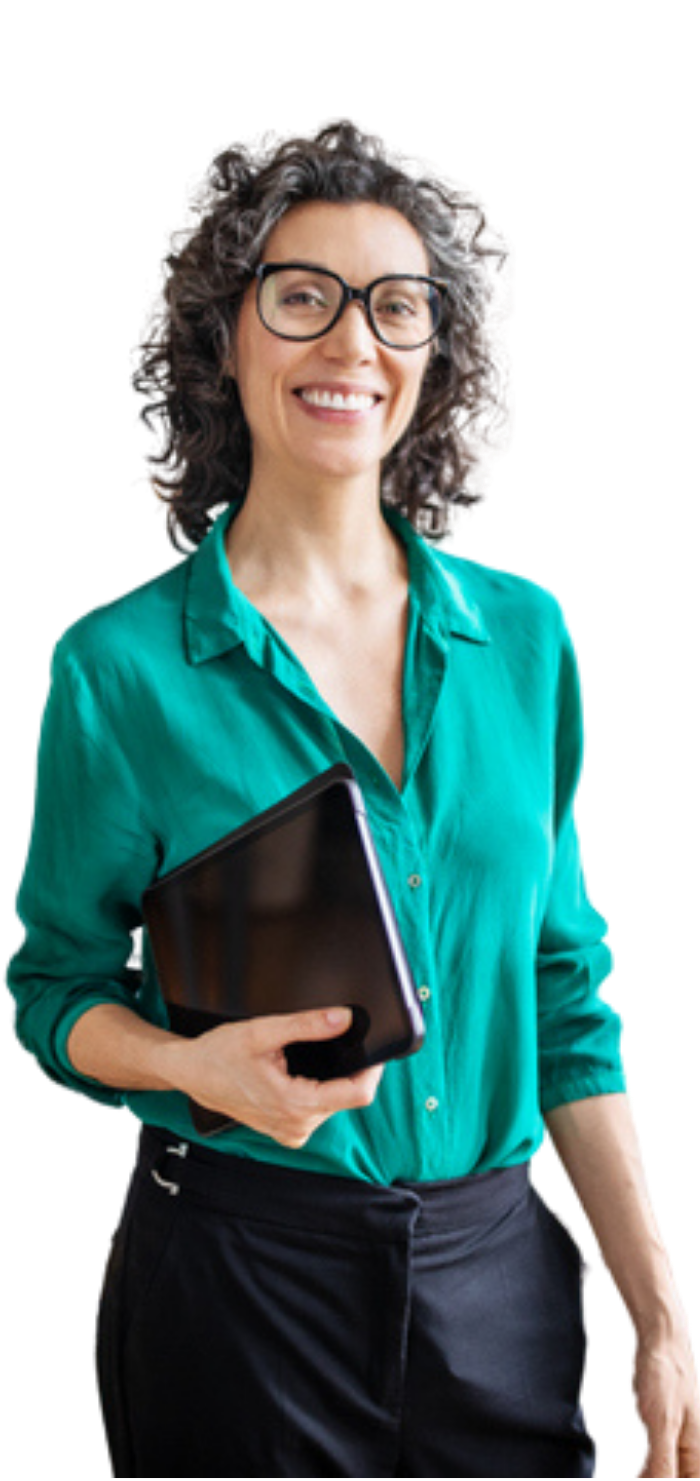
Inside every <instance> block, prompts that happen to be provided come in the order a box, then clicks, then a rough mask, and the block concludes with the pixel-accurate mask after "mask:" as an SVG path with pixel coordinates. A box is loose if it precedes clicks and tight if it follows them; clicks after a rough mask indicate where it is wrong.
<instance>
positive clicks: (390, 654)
mask: <svg viewBox="0 0 700 1481" xmlns="http://www.w3.org/2000/svg"><path fill="white" fill-rule="evenodd" d="M255 605H256V606H257V607H258V609H259V610H260V611H261V612H262V613H263V616H265V617H267V618H268V620H269V621H270V622H271V623H272V624H273V626H274V627H275V628H276V630H277V631H278V632H279V634H280V636H281V637H282V638H284V641H285V642H286V643H287V644H288V645H289V647H290V648H291V649H292V651H293V652H294V653H295V654H296V656H297V658H298V659H299V660H300V662H301V663H302V664H303V665H304V668H305V669H306V670H307V672H308V673H309V674H310V676H311V678H312V680H313V682H314V684H315V686H316V688H317V689H318V691H319V694H321V696H322V698H323V699H325V701H326V703H327V704H328V705H330V707H331V709H332V710H333V712H334V714H335V715H337V717H338V719H339V720H341V721H342V723H343V725H346V726H347V728H348V729H349V730H352V731H353V732H354V734H355V735H357V736H359V739H360V740H361V741H363V742H364V744H365V745H366V746H367V747H368V749H369V750H370V751H372V752H373V754H374V755H375V756H376V758H377V760H378V761H379V762H380V764H381V765H382V766H383V767H384V770H385V771H386V772H387V773H388V775H389V776H390V777H391V779H392V781H393V783H394V785H395V786H396V788H397V789H398V790H399V791H400V789H401V780H402V776H403V755H404V733H403V706H402V689H403V664H404V649H405V644H406V629H407V620H408V588H407V585H405V584H403V585H402V588H401V589H400V590H399V591H398V592H394V594H393V595H392V594H389V595H387V597H385V598H384V599H383V600H382V601H381V602H380V603H379V602H376V603H374V604H373V605H372V607H371V609H368V610H366V611H364V612H362V613H354V614H352V615H348V614H343V613H342V611H340V612H338V614H337V615H336V616H335V618H334V620H333V625H332V630H331V628H330V624H329V623H328V622H325V623H324V624H323V626H321V624H320V623H318V622H314V621H313V619H310V618H308V617H304V618H300V617H297V616H292V615H291V614H290V613H289V612H288V611H287V612H284V614H282V613H281V612H280V611H279V610H277V609H275V607H274V606H273V605H268V604H265V605H263V604H261V603H260V602H256V603H255Z"/></svg>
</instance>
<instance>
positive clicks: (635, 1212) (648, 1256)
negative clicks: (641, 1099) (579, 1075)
mask: <svg viewBox="0 0 700 1481" xmlns="http://www.w3.org/2000/svg"><path fill="white" fill-rule="evenodd" d="M546 1122H547V1126H548V1128H549V1132H550V1134H551V1136H552V1140H553V1141H554V1144H555V1146H556V1149H557V1152H558V1154H559V1156H560V1157H561V1160H562V1162H563V1164H564V1166H565V1168H566V1171H567V1173H568V1175H569V1177H570V1178H571V1181H572V1183H573V1185H574V1187H575V1189H576V1192H577V1194H578V1196H579V1198H580V1200H581V1203H582V1205H583V1208H584V1210H585V1212H586V1215H587V1217H588V1219H589V1221H590V1223H591V1226H592V1228H593V1231H594V1233H595V1235H596V1238H597V1240H598V1243H599V1245H600V1248H601V1252H602V1255H603V1258H604V1260H605V1263H606V1265H607V1266H608V1268H609V1270H610V1272H611V1275H612V1277H613V1279H614V1281H615V1283H616V1285H617V1287H618V1289H619V1291H620V1294H621V1296H622V1298H623V1300H624V1302H625V1304H626V1306H627V1308H628V1310H629V1312H630V1316H631V1317H632V1320H633V1322H634V1324H635V1326H636V1328H637V1330H638V1332H640V1334H642V1335H647V1334H649V1333H656V1332H658V1333H659V1334H663V1332H664V1331H665V1330H667V1329H669V1328H670V1327H671V1326H673V1324H674V1323H675V1322H676V1321H677V1320H678V1311H679V1308H678V1296H677V1292H676V1290H675V1287H674V1283H673V1277H672V1275H671V1270H670V1266H669V1261H668V1256H667V1254H666V1251H665V1249H664V1245H663V1242H662V1239H661V1235H660V1233H659V1229H658V1225H657V1223H656V1219H655V1217H654V1212H653V1209H652V1206H651V1202H650V1198H649V1192H648V1189H647V1185H646V1180H645V1177H644V1171H643V1167H642V1159H641V1151H640V1147H639V1142H638V1139H637V1133H636V1130H635V1126H634V1122H633V1119H632V1113H631V1110H630V1105H629V1101H628V1099H627V1096H626V1095H624V1094H616V1095H599V1096H592V1097H591V1098H590V1099H587V1100H580V1101H573V1102H572V1103H571V1104H569V1105H562V1106H557V1107H556V1108H555V1109H554V1110H552V1111H550V1112H549V1113H548V1114H547V1116H546Z"/></svg>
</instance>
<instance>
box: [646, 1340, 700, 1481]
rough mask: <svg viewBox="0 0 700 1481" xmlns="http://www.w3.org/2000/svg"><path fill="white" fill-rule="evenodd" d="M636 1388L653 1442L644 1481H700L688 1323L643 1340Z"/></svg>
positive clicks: (699, 1411) (699, 1410)
mask: <svg viewBox="0 0 700 1481" xmlns="http://www.w3.org/2000/svg"><path fill="white" fill-rule="evenodd" d="M634 1386H635V1391H636V1395H637V1406H638V1409H639V1413H640V1415H641V1417H642V1420H643V1422H644V1424H645V1426H646V1429H647V1434H648V1438H649V1449H648V1452H647V1457H646V1462H645V1466H644V1470H643V1471H640V1475H641V1476H654V1477H656V1476H699V1477H700V1395H699V1393H698V1384H697V1379H696V1376H695V1369H694V1365H693V1357H692V1353H691V1350H690V1342H689V1340H688V1336H687V1333H686V1330H685V1325H684V1322H683V1320H682V1318H678V1319H677V1321H676V1322H675V1323H674V1325H673V1329H672V1331H671V1332H670V1333H667V1334H665V1335H664V1336H663V1337H659V1336H654V1337H646V1338H645V1337H641V1338H640V1341H639V1346H638V1349H637V1362H636V1368H635V1377H634Z"/></svg>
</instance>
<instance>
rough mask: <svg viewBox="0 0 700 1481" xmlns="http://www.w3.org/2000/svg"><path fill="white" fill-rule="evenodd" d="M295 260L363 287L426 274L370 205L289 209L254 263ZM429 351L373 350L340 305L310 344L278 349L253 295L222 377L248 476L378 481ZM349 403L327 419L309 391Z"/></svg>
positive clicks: (391, 214)
mask: <svg viewBox="0 0 700 1481" xmlns="http://www.w3.org/2000/svg"><path fill="white" fill-rule="evenodd" d="M293 259H298V260H301V261H305V262H310V263H314V264H315V265H317V266H318V267H326V268H330V269H331V271H333V272H336V273H339V274H340V276H341V277H343V278H345V280H346V281H347V282H348V283H350V284H351V286H352V287H358V288H363V287H365V286H366V284H367V283H370V282H371V281H372V280H373V279H374V278H379V277H382V276H384V274H386V273H405V274H408V273H422V274H425V273H429V272H430V265H429V262H428V257H427V253H426V250H425V247H424V245H423V242H422V241H421V238H420V237H419V235H418V233H417V232H416V231H415V230H414V228H413V227H412V226H411V225H410V223H409V222H408V221H407V220H406V219H405V217H404V216H402V215H401V214H400V213H399V212H398V211H394V210H393V209H390V208H389V207H386V206H379V205H376V204H374V203H370V202H358V203H353V204H351V205H336V204H332V203H330V202H326V201H318V202H316V201H313V202H308V203H304V204H303V205H300V206H295V207H293V208H292V209H291V210H290V211H288V212H287V214H286V215H285V216H284V217H283V218H282V220H281V221H279V222H278V224H277V226H276V227H275V228H274V230H273V231H272V232H271V233H270V236H269V237H268V239H267V243H266V246H265V251H264V253H263V260H264V261H265V262H285V261H291V260H293ZM430 353H431V349H430V345H424V346H422V347H421V348H420V349H417V350H392V349H389V348H388V347H387V346H386V345H383V344H381V343H380V342H379V340H377V339H376V338H375V336H374V334H373V333H372V330H371V329H370V326H369V324H368V322H367V317H366V314H365V310H364V307H363V305H362V304H359V303H356V302H353V303H350V304H349V305H348V306H347V307H346V309H345V312H344V313H343V314H342V315H341V318H340V319H339V321H338V323H337V324H335V325H334V327H333V328H332V329H331V330H330V331H329V332H328V333H327V334H325V335H323V336H322V338H320V339H316V340H310V341H306V342H301V341H296V342H295V341H292V340H285V339H280V338H279V337H278V336H276V335H274V334H272V333H271V332H270V330H269V329H266V328H265V326H264V325H263V324H262V323H261V321H260V318H259V316H258V312H257V307H256V285H255V284H251V286H250V287H249V288H248V289H247V291H246V293H245V295H244V298H243V302H242V305H241V310H240V314H239V319H238V324H237V329H236V337H235V344H234V353H233V358H232V363H231V366H230V369H231V371H232V373H233V374H234V375H235V377H236V380H237V383H238V390H239V393H240V397H241V402H242V405H243V411H244V414H245V417H246V421H247V423H248V427H249V429H250V434H251V438H252V445H253V476H254V477H259V476H260V475H261V474H265V473H268V474H270V475H271V476H273V477H275V478H280V477H283V476H285V475H287V476H288V477H295V478H298V476H299V475H300V474H302V475H303V476H305V477H309V476H314V475H315V476H316V477H317V478H324V479H326V478H356V477H358V476H367V477H368V478H371V479H373V480H375V481H377V480H378V476H379V466H380V463H381V460H382V459H383V458H385V457H386V455H387V453H388V452H389V451H390V449H391V448H392V447H393V446H394V444H395V443H396V442H397V441H398V439H399V437H400V436H401V434H402V433H403V432H404V430H405V429H406V427H407V426H408V423H409V422H410V420H411V417H412V415H413V412H414V410H415V407H416V404H417V401H418V397H419V395H420V389H421V383H422V380H423V376H424V373H425V370H426V367H427V365H428V361H429V359H430ZM323 391H330V392H332V393H335V394H337V393H339V392H340V393H341V394H343V395H347V394H350V393H353V392H354V393H358V392H359V393H361V394H362V396H363V398H367V399H363V401H362V403H361V404H359V405H354V406H352V407H349V408H344V409H335V408H329V407H328V406H323V405H320V404H319V399H320V397H319V393H320V392H323Z"/></svg>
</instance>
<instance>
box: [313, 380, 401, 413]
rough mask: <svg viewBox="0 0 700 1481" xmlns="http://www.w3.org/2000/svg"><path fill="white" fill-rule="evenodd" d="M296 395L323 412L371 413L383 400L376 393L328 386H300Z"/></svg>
mask: <svg viewBox="0 0 700 1481" xmlns="http://www.w3.org/2000/svg"><path fill="white" fill-rule="evenodd" d="M294 395H295V396H298V398H299V400H300V401H303V402H304V404H305V405H306V406H313V407H317V408H318V409H319V410H321V411H340V412H343V411H345V412H366V411H371V410H372V408H373V407H374V406H376V405H377V403H378V402H379V401H381V399H382V398H381V396H379V395H378V394H377V393H376V392H374V391H360V390H354V391H353V390H343V391H341V390H338V389H331V388H330V387H327V386H299V387H297V389H296V390H295V391H294Z"/></svg>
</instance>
